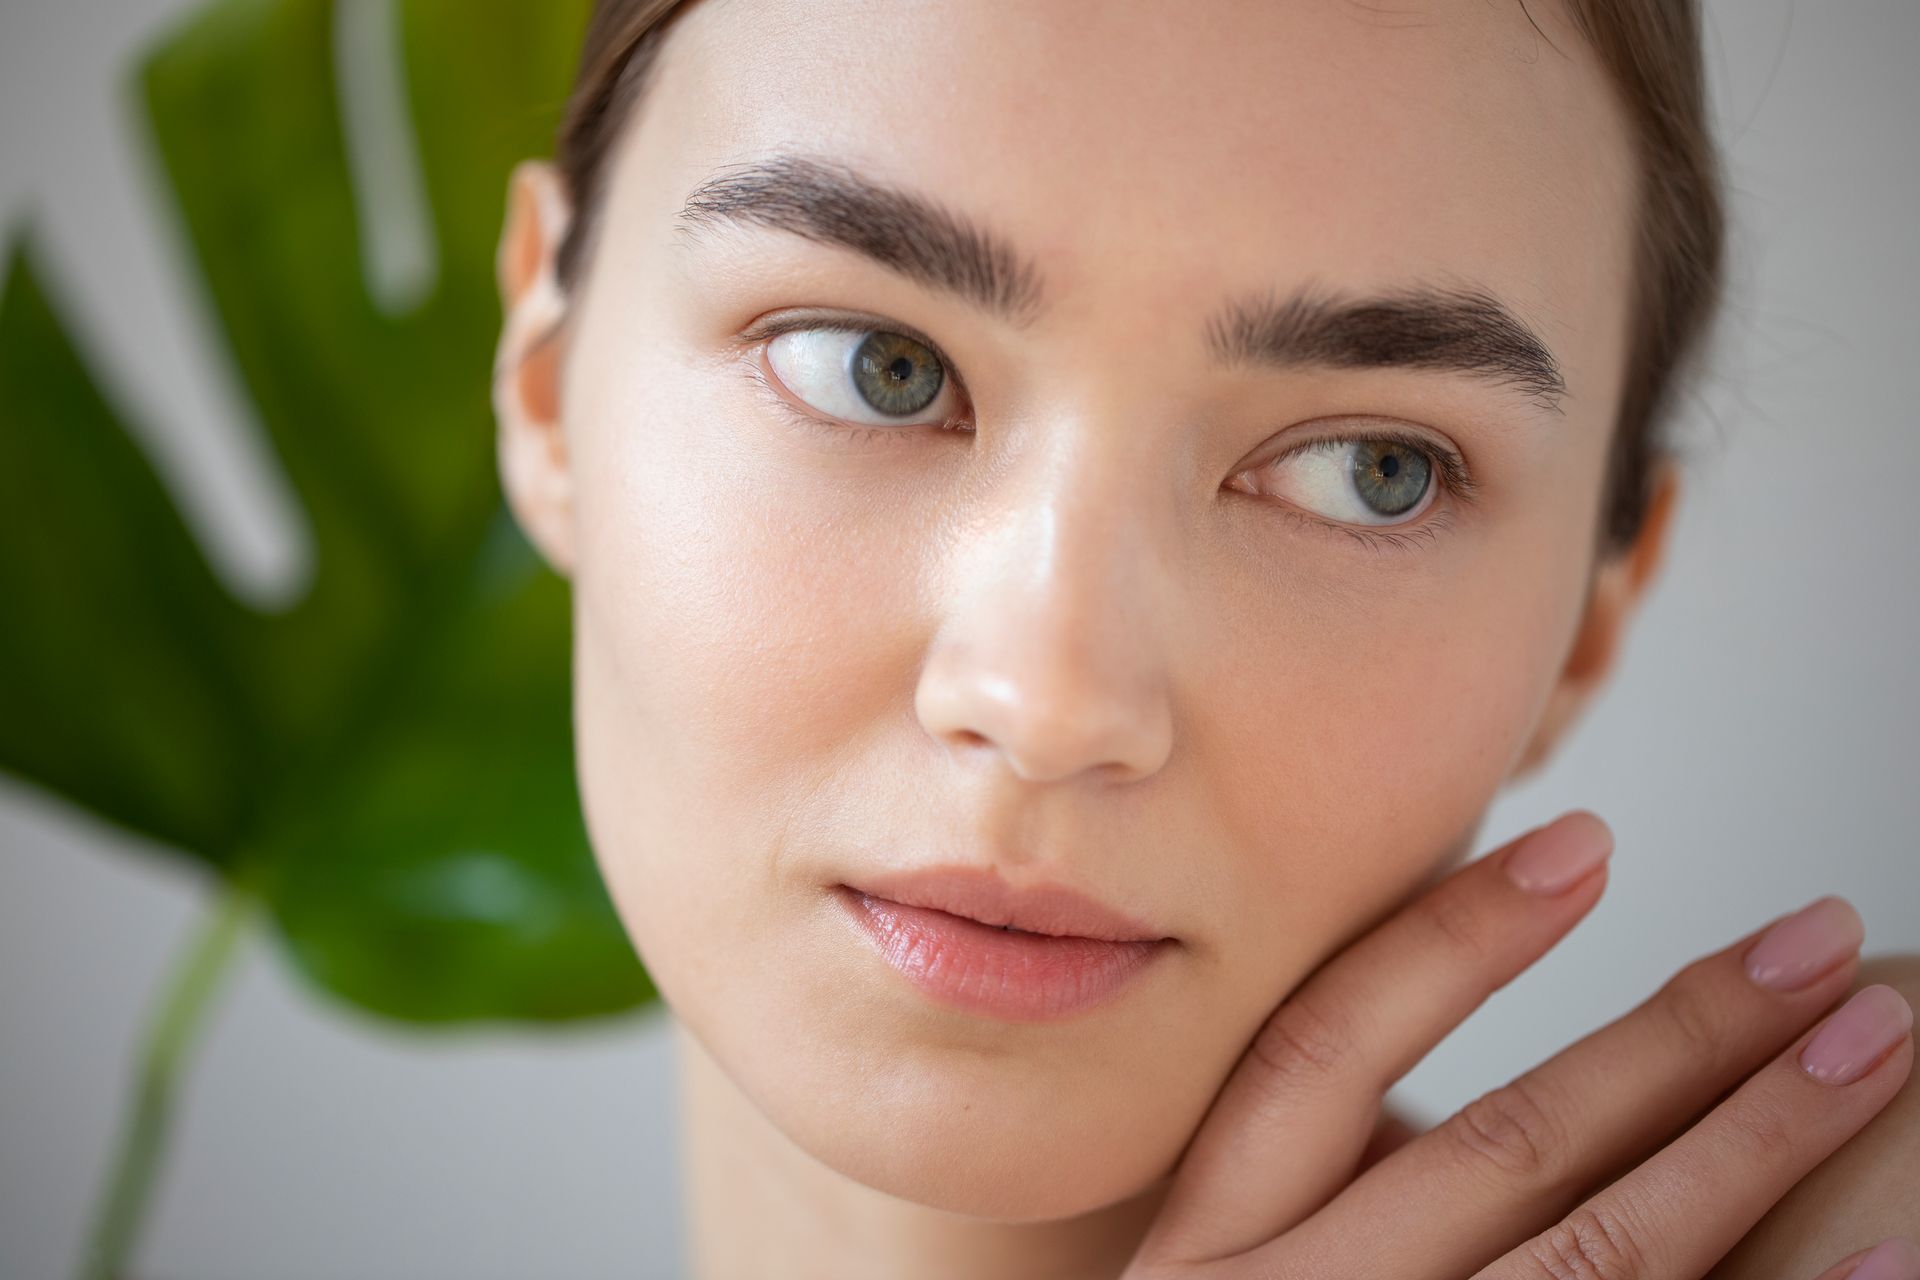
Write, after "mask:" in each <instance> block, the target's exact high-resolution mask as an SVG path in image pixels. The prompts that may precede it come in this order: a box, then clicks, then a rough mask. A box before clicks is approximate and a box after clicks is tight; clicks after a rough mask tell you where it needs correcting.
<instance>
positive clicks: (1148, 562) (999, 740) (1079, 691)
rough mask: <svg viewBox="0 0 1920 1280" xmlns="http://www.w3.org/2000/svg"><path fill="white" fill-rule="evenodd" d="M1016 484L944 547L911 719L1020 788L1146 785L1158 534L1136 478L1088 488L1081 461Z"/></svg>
mask: <svg viewBox="0 0 1920 1280" xmlns="http://www.w3.org/2000/svg"><path fill="white" fill-rule="evenodd" d="M1007 478H1009V479H1011V477H1007ZM1024 481H1025V482H1024V483H1022V484H1019V485H1018V486H1017V491H1009V492H1006V493H1005V494H1004V495H1003V496H1002V497H1000V498H999V499H998V500H997V501H996V502H995V504H994V506H993V509H992V511H991V512H988V513H983V514H982V517H981V518H980V519H979V520H977V521H970V522H969V527H970V528H973V529H977V530H979V531H980V533H979V535H978V537H976V538H973V539H970V540H956V543H955V546H956V548H957V549H956V551H955V552H954V554H953V556H952V557H951V558H950V560H949V562H948V566H947V569H948V572H947V575H946V582H945V590H946V592H947V604H946V607H945V609H944V610H943V611H942V613H941V619H940V625H939V627H938V629H937V631H936V633H935V635H934V638H933V640H932V641H931V644H930V651H929V653H928V655H927V660H926V662H925V664H924V666H923V667H922V669H921V674H920V682H919V687H918V688H917V690H916V691H915V699H914V705H915V710H916V712H917V714H918V715H919V717H920V722H921V724H922V725H923V726H924V727H925V728H926V730H927V732H928V733H930V734H932V735H933V736H934V737H935V738H936V739H938V740H940V741H941V742H943V743H944V744H946V746H947V748H948V750H949V751H950V752H951V753H953V754H954V755H955V756H956V757H964V756H967V755H980V754H983V753H997V754H998V756H999V757H1000V758H1001V759H1002V760H1004V762H1005V764H1006V766H1007V767H1008V768H1009V769H1011V770H1012V771H1013V772H1014V773H1015V774H1016V775H1018V776H1019V777H1021V778H1023V779H1026V780H1028V781H1033V782H1047V781H1059V780H1061V779H1065V778H1070V777H1073V776H1074V775H1076V774H1081V773H1090V774H1097V775H1101V776H1104V777H1105V778H1107V779H1109V780H1113V781H1125V780H1134V779H1138V778H1142V777H1146V776H1148V775H1150V774H1152V773H1154V772H1156V771H1158V770H1159V768H1160V767H1161V765H1162V764H1164V763H1165V762H1166V759H1167V756H1168V754H1169V753H1170V752H1171V750H1172V740H1173V727H1172V721H1173V715H1172V707H1171V705H1170V699H1169V690H1168V678H1167V677H1168V664H1167V654H1166V652H1165V641H1166V636H1165V631H1166V628H1165V626H1164V625H1163V622H1162V620H1163V618H1164V617H1165V616H1166V614H1167V612H1168V611H1167V610H1166V609H1164V608H1163V607H1162V602H1163V601H1164V600H1165V599H1166V598H1167V592H1168V589H1169V587H1170V583H1169V581H1168V574H1167V572H1166V570H1165V568H1164V564H1165V560H1166V555H1165V552H1164V548H1163V547H1161V548H1160V549H1156V548H1157V546H1159V544H1158V543H1157V541H1156V540H1157V538H1158V534H1157V533H1156V530H1157V529H1160V528H1165V527H1168V526H1167V525H1166V524H1165V523H1164V522H1156V521H1154V520H1151V519H1148V518H1146V517H1145V516H1144V515H1143V512H1142V510H1141V508H1142V505H1143V501H1144V499H1143V496H1142V493H1141V488H1142V486H1141V485H1140V484H1139V483H1138V479H1137V477H1136V478H1135V480H1134V482H1133V483H1132V484H1131V485H1129V484H1127V483H1125V482H1123V481H1118V480H1116V481H1115V482H1113V483H1100V482H1099V481H1098V479H1097V478H1095V477H1092V476H1090V474H1089V470H1088V467H1087V466H1086V465H1085V460H1084V459H1081V460H1079V461H1076V462H1073V463H1072V464H1070V465H1069V464H1068V462H1067V460H1065V459H1058V460H1056V465H1050V464H1046V463H1036V464H1035V466H1034V467H1032V468H1030V469H1029V474H1027V475H1026V476H1025V477H1024Z"/></svg>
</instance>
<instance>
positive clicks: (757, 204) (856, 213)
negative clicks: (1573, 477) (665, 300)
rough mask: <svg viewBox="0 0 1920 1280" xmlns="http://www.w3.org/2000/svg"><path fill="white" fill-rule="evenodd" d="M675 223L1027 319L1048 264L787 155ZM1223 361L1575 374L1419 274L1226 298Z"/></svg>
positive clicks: (706, 188)
mask: <svg viewBox="0 0 1920 1280" xmlns="http://www.w3.org/2000/svg"><path fill="white" fill-rule="evenodd" d="M674 222H675V232H676V234H677V235H680V236H682V237H692V236H694V235H697V234H698V233H699V231H700V230H701V229H703V228H708V227H717V226H722V225H727V224H748V225H758V226H763V227H769V228H772V229H775V230H780V231H786V232H789V233H791V234H794V235H798V236H802V237H804V238H806V239H809V240H813V241H816V242H818V243H822V244H829V245H837V246H840V247H842V248H846V249H851V250H853V251H854V252H856V253H859V254H861V255H862V256H864V257H867V258H869V259H871V260H873V261H874V262H877V263H879V264H881V265H882V266H885V267H887V268H889V269H890V270H893V271H896V272H898V273H899V274H901V275H903V276H905V277H907V278H908V279H911V280H914V281H916V282H918V283H920V284H923V285H926V286H928V287H931V288H935V289H939V290H942V291H944V292H948V293H952V294H955V295H957V296H959V297H960V298H962V299H964V300H966V301H967V302H969V303H971V304H973V305H974V306H977V307H979V308H981V309H982V310H984V311H986V312H987V313H988V314H990V315H994V316H998V317H1000V318H1001V319H1003V320H1006V321H1008V322H1009V323H1012V324H1014V325H1017V326H1022V327H1024V326H1025V325H1027V324H1029V323H1031V322H1032V321H1033V320H1034V319H1035V318H1036V317H1037V316H1038V314H1039V313H1040V311H1041V310H1042V309H1043V307H1044V305H1045V290H1044V288H1043V286H1042V284H1041V273H1040V270H1039V268H1038V267H1037V266H1036V265H1035V264H1034V262H1033V260H1032V259H1030V258H1028V257H1026V256H1024V255H1023V254H1021V253H1020V252H1019V250H1017V249H1016V248H1015V247H1014V246H1013V244H1012V242H1011V241H1009V240H1007V239H1006V238H1005V237H1002V236H1000V235H998V234H995V233H994V232H992V231H990V230H988V229H987V228H984V227H982V226H980V225H978V224H977V223H974V222H972V221H970V220H969V219H968V218H966V217H965V216H964V215H962V214H959V213H955V212H952V211H950V210H948V209H945V208H943V207H942V206H940V205H939V204H937V203H936V202H934V201H932V200H930V199H928V198H926V197H924V196H921V195H918V194H916V193H914V192H911V191H906V190H901V189H899V188H895V187H890V186H887V185H885V184H883V183H880V182H876V181H874V180H873V179H871V178H868V177H866V176H864V175H863V174H861V173H860V172H858V171H857V170H855V169H854V168H852V167H851V166H849V165H846V164H843V163H840V162H838V161H833V160H827V159H823V158H818V157H813V156H804V155H778V156H772V157H769V158H766V159H761V160H755V161H750V162H745V163H740V164H734V165H728V166H724V167H722V168H720V169H718V170H716V171H715V172H714V173H713V174H712V175H711V176H709V177H708V178H707V179H706V180H704V181H703V182H701V183H700V184H699V185H698V186H696V187H695V188H694V189H693V192H692V193H691V194H690V195H689V196H688V197H687V199H686V202H685V203H684V205H683V206H682V208H681V209H680V211H679V213H678V214H677V215H676V216H675V219H674ZM1205 340H1206V345H1207V349H1208V351H1209V353H1210V355H1211V356H1212V358H1213V360H1214V361H1215V363H1216V364H1217V365H1219V366H1221V367H1225V368H1233V367H1246V366H1253V367H1259V366H1265V367H1270V368H1301V367H1314V366H1319V367H1332V368H1350V369H1385V368H1417V369H1436V370H1446V371H1451V372H1456V373H1464V374H1468V375H1471V376H1475V377H1480V378H1484V379H1488V380H1491V381H1493V382H1497V383H1501V384H1504V385H1509V386H1513V387H1516V388H1518V389H1519V390H1520V391H1521V392H1522V393H1523V394H1525V395H1527V396H1529V397H1531V398H1532V399H1533V401H1534V402H1535V403H1536V404H1538V405H1539V406H1540V407H1541V408H1543V409H1546V410H1548V411H1550V412H1554V413H1558V412H1560V411H1561V405H1560V401H1561V398H1562V397H1563V396H1564V395H1565V393H1566V380H1565V378H1564V377H1563V376H1562V374H1561V371H1560V366H1559V363H1558V361H1556V360H1555V359H1554V356H1553V353H1552V352H1551V351H1550V350H1549V349H1548V347H1547V345H1546V343H1545V342H1543V341H1542V340H1541V339H1540V338H1539V336H1538V335H1537V334H1536V333H1535V332H1534V330H1533V329H1532V328H1531V327H1529V326H1528V325H1527V324H1526V323H1525V322H1524V321H1522V320H1521V319H1520V318H1519V316H1517V315H1516V314H1515V313H1514V311H1513V310H1512V309H1511V308H1509V307H1508V306H1507V305H1506V304H1505V303H1503V302H1501V301H1500V300H1499V299H1498V298H1497V297H1495V296H1494V295H1493V294H1491V293H1489V292H1488V291H1486V290H1484V289H1481V288H1478V287H1474V286H1470V285H1455V286H1434V285H1412V286H1407V287H1404V288H1401V289H1398V290H1394V291H1391V292H1388V293H1384V294H1377V295H1373V296H1367V297H1350V296H1343V295H1340V294H1338V293H1335V292H1333V291H1330V290H1326V289H1323V288H1320V287H1317V286H1313V285H1308V286H1305V287H1303V288H1301V289H1300V290H1299V291H1297V292H1295V293H1294V294H1292V295H1291V296H1290V297H1288V298H1286V299H1284V300H1281V299H1278V298H1276V297H1275V296H1274V295H1273V294H1272V293H1271V292H1269V293H1268V294H1266V295H1265V296H1261V297H1253V298H1242V299H1237V300H1234V301H1231V302H1229V303H1228V304H1227V305H1226V306H1224V307H1222V308H1221V309H1220V310H1219V311H1218V312H1216V313H1215V314H1214V315H1213V317H1212V318H1211V319H1210V320H1209V321H1208V322H1207V324H1206V326H1205Z"/></svg>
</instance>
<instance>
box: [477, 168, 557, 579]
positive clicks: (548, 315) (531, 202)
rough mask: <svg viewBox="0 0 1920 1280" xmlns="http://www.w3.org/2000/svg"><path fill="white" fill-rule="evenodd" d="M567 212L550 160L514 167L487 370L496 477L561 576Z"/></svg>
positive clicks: (497, 270) (497, 261)
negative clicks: (559, 265) (496, 325)
mask: <svg viewBox="0 0 1920 1280" xmlns="http://www.w3.org/2000/svg"><path fill="white" fill-rule="evenodd" d="M570 216H571V210H570V208H569V202H568V200H567V196H566V192H565V190H564V188H563V186H562V184H561V181H560V176H559V174H558V172H557V171H556V170H555V169H554V168H553V166H552V165H551V164H549V163H547V162H545V161H526V162H523V163H521V164H520V165H518V166H516V167H515V168H514V171H513V175H512V177H511V178H510V179H509V181H508V184H507V215H506V221H505V225H504V227H503V228H502V230H501V234H500V246H499V251H498V253H497V255H496V257H495V264H494V265H495V276H496V281H497V283H498V285H499V289H500V305H501V311H502V324H501V331H500V342H499V347H498V350H497V352H496V354H495V359H494V371H493V409H494V417H495V419H496V421H497V422H498V424H499V434H498V437H497V446H498V456H499V466H500V482H501V486H502V488H503V490H504V492H505V494H506V498H507V504H508V506H509V508H510V509H511V510H512V511H513V515H514V519H515V520H516V521H517V522H518V523H519V525H520V528H521V529H522V531H523V532H525V534H526V535H527V538H528V540H529V541H531V542H532V543H533V544H534V545H535V546H536V547H537V548H538V549H539V551H540V553H541V554H542V555H543V556H545V557H546V560H547V562H548V564H550V565H552V566H553V568H554V570H555V571H556V572H558V573H561V574H563V575H571V573H572V570H573V492H572V473H571V472H570V470H569V468H568V459H567V447H566V444H567V442H566V433H565V430H564V428H563V418H562V414H561V402H560V365H561V359H560V357H561V353H562V351H563V350H564V345H565V339H566V335H565V331H564V321H565V320H566V317H567V311H566V305H565V300H564V298H563V297H562V296H561V292H560V287H559V281H558V278H557V276H556V274H555V266H554V264H555V255H556V253H557V252H558V250H559V246H560V243H561V241H562V239H563V238H564V237H565V235H566V228H567V222H568V219H569V218H570Z"/></svg>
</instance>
